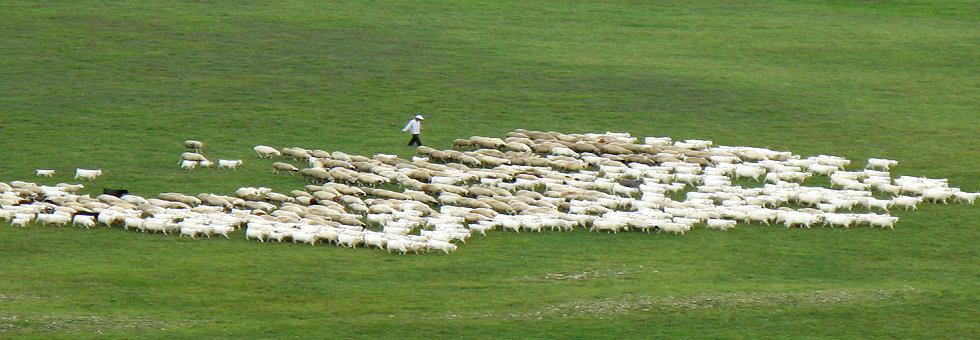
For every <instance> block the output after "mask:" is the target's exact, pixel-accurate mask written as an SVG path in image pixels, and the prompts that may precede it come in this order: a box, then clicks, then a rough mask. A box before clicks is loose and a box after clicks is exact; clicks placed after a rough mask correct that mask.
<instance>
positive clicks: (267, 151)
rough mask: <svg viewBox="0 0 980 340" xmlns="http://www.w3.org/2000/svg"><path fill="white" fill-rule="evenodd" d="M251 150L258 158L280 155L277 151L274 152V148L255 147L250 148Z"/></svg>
mask: <svg viewBox="0 0 980 340" xmlns="http://www.w3.org/2000/svg"><path fill="white" fill-rule="evenodd" d="M252 150H253V151H255V154H256V155H258V156H259V158H271V157H272V156H279V155H282V153H281V152H279V150H276V148H274V147H271V146H265V145H256V146H255V147H254V148H252Z"/></svg>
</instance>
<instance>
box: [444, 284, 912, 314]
mask: <svg viewBox="0 0 980 340" xmlns="http://www.w3.org/2000/svg"><path fill="white" fill-rule="evenodd" d="M914 293H915V288H912V287H905V288H898V289H854V290H838V289H825V290H814V291H807V292H739V293H723V294H698V295H693V296H649V295H628V296H624V297H616V298H612V297H607V298H601V299H590V300H580V301H574V302H566V303H560V304H555V305H548V306H544V307H541V308H536V309H534V310H530V311H527V312H524V313H500V314H495V313H490V312H484V313H461V314H453V315H449V316H447V318H450V319H456V318H459V319H487V318H499V319H528V318H531V319H558V318H575V317H592V318H604V317H614V316H616V315H619V314H624V313H630V312H637V311H640V312H647V311H656V312H660V313H664V312H667V313H670V312H680V311H685V310H696V309H710V308H743V307H765V306H776V305H792V306H832V305H837V304H851V303H864V302H869V301H874V300H888V299H899V298H904V297H906V296H908V295H910V294H914Z"/></svg>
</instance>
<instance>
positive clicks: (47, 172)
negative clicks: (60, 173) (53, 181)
mask: <svg viewBox="0 0 980 340" xmlns="http://www.w3.org/2000/svg"><path fill="white" fill-rule="evenodd" d="M34 171H35V172H36V175H37V176H39V177H40V176H44V177H54V169H34Z"/></svg>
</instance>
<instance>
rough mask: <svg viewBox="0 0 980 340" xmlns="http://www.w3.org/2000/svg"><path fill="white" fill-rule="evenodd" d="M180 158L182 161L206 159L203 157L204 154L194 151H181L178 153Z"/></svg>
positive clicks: (201, 160)
mask: <svg viewBox="0 0 980 340" xmlns="http://www.w3.org/2000/svg"><path fill="white" fill-rule="evenodd" d="M180 159H181V160H182V161H195V162H203V161H206V160H208V159H207V158H205V157H204V155H201V154H199V153H196V152H184V153H181V154H180Z"/></svg>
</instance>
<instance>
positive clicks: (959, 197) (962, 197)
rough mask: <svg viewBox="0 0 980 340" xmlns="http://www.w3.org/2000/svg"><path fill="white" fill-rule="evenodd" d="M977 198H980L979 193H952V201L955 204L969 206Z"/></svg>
mask: <svg viewBox="0 0 980 340" xmlns="http://www.w3.org/2000/svg"><path fill="white" fill-rule="evenodd" d="M977 197H980V192H966V191H956V192H954V193H953V199H954V200H955V201H956V202H963V203H969V204H970V205H972V204H973V203H974V202H976V201H977Z"/></svg>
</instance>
